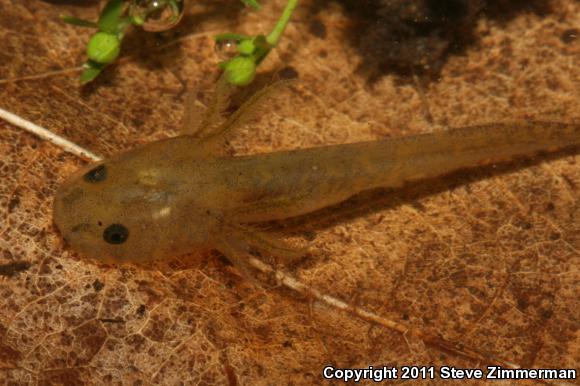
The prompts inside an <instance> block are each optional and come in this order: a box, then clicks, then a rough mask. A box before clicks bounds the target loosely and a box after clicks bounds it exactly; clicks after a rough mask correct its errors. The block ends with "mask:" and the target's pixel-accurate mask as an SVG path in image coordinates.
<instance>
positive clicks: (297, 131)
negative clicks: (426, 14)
mask: <svg viewBox="0 0 580 386" xmlns="http://www.w3.org/2000/svg"><path fill="white" fill-rule="evenodd" d="M66 3H67V2H53V3H48V2H43V1H39V0H31V1H26V2H14V1H9V0H0V48H1V49H0V107H2V108H5V109H8V110H10V111H12V112H14V113H16V114H18V115H20V116H22V117H24V118H26V119H29V120H31V121H33V122H35V123H37V124H39V125H42V126H44V127H47V128H49V129H51V130H53V131H55V132H57V133H60V134H62V135H64V136H66V137H68V138H69V139H71V140H74V141H76V142H78V143H79V144H81V145H83V146H85V147H87V148H89V149H91V150H93V151H95V152H97V153H100V154H105V155H109V154H112V153H115V152H117V151H120V150H123V149H127V148H130V147H132V146H134V145H136V144H139V143H145V142H148V141H152V140H155V139H159V138H164V137H167V136H171V135H174V134H175V133H176V130H177V128H178V126H179V122H180V120H181V117H182V114H183V107H182V104H183V101H184V97H185V91H186V89H187V88H188V87H189V88H191V89H192V90H193V92H196V93H198V94H199V97H200V99H201V101H202V102H204V103H207V101H208V98H209V95H210V92H209V91H210V90H211V87H212V82H213V80H214V79H215V78H216V75H217V73H216V66H215V64H216V62H217V60H218V58H217V56H216V54H215V52H214V48H213V43H212V39H211V36H212V34H213V33H217V32H225V31H236V32H257V31H266V30H267V29H268V28H270V26H271V25H273V23H274V22H275V18H276V16H275V15H277V14H278V13H279V12H280V11H281V8H282V6H283V4H284V2H283V1H267V2H266V1H264V2H263V3H264V8H263V10H262V11H261V12H260V13H251V12H245V11H244V12H242V13H239V14H238V12H239V11H240V6H239V4H238V3H239V2H236V1H233V0H232V1H231V2H226V1H220V2H216V1H207V2H201V3H199V2H196V3H195V4H193V5H192V7H191V10H190V12H191V13H190V15H189V16H187V17H186V18H184V21H183V24H181V25H180V26H179V28H177V29H176V30H173V31H170V32H168V33H166V34H157V35H152V34H148V35H143V34H140V33H138V32H137V31H135V32H133V33H131V34H130V35H129V36H128V37H127V43H128V44H127V46H126V47H125V50H124V55H123V56H122V58H121V60H120V61H119V63H117V64H116V65H114V66H112V67H111V68H109V69H108V70H107V71H106V73H105V74H103V76H102V77H100V78H99V80H98V81H97V82H95V83H94V84H92V85H90V86H88V87H85V88H79V86H78V75H79V74H78V71H77V70H75V68H76V67H78V66H79V65H80V64H81V63H82V61H83V60H84V53H85V44H86V41H87V39H88V37H89V35H90V31H89V30H85V29H80V28H76V27H73V26H68V25H64V24H62V23H61V22H59V20H58V16H59V15H60V14H72V15H74V16H76V17H81V18H88V19H94V18H95V17H96V15H97V12H98V10H97V9H96V7H95V6H94V5H92V6H88V7H87V6H75V5H66ZM69 3H72V2H69ZM192 3H193V2H192ZM312 3H313V2H312V1H304V2H303V3H302V4H301V6H300V8H299V10H298V12H297V14H296V15H295V16H296V17H295V18H294V22H293V23H292V24H291V25H290V27H289V28H288V31H287V34H286V35H285V36H284V38H283V39H282V42H281V44H280V46H279V47H278V48H277V49H276V50H275V51H274V52H273V54H272V55H271V56H270V57H269V58H268V59H267V61H266V62H265V63H264V64H263V68H261V69H260V72H261V73H262V74H267V75H262V76H261V78H258V82H262V83H264V82H266V81H267V80H268V79H269V77H270V75H269V74H270V72H271V71H274V70H276V69H280V68H281V67H282V64H281V63H282V60H284V61H285V62H286V64H285V65H286V66H289V67H290V68H292V70H293V71H294V72H295V73H297V74H298V76H299V79H300V80H301V82H299V83H298V84H296V85H294V86H292V87H290V88H289V89H287V90H285V91H282V92H281V93H280V95H279V96H277V97H275V98H273V100H272V105H271V108H268V107H266V108H265V111H264V113H265V116H264V117H263V118H262V119H261V120H260V121H259V122H258V123H256V124H253V125H250V126H248V127H246V128H245V129H243V130H241V131H240V132H239V133H238V134H237V135H233V137H236V138H235V139H234V141H233V142H232V147H233V149H234V151H235V152H236V153H237V154H243V153H256V152H266V151H272V150H281V149H291V148H296V147H307V146H316V145H321V144H337V143H344V142H353V141H359V140H372V139H378V138H384V137H389V136H395V135H407V134H412V133H418V132H424V131H430V130H440V129H443V128H445V127H448V126H450V127H455V126H462V125H468V124H475V123H483V122H492V121H498V120H504V119H515V118H531V117H535V118H542V119H554V120H560V121H574V120H576V121H577V120H578V119H579V118H580V116H579V115H578V112H579V111H580V108H579V105H578V101H579V100H580V82H579V79H580V76H579V71H580V70H579V66H578V65H577V62H578V57H579V50H578V47H579V46H578V42H577V41H574V40H572V41H570V39H562V36H563V34H567V33H568V32H566V31H570V30H571V29H572V28H573V27H574V26H578V25H580V4H578V2H575V1H573V0H559V1H555V2H554V7H553V10H552V12H551V13H548V14H546V15H536V14H526V13H523V14H519V15H517V16H515V17H513V18H512V19H510V20H509V21H508V22H506V23H499V22H496V21H490V20H487V19H485V18H484V19H481V20H480V22H479V24H478V26H477V28H476V34H477V36H478V38H479V39H478V42H477V44H473V45H472V46H470V47H468V48H467V50H466V54H465V55H462V56H453V55H451V56H449V57H448V58H447V62H446V64H445V65H444V66H443V68H442V70H441V79H440V80H439V81H438V82H435V83H430V84H423V85H420V83H421V82H417V83H416V84H415V83H412V82H411V83H410V84H409V83H408V82H401V81H400V79H399V78H397V77H396V76H394V75H386V76H384V77H381V78H379V79H378V80H376V81H373V83H371V84H369V82H368V79H366V78H365V77H364V75H361V74H360V73H359V72H358V71H357V70H358V65H359V64H360V63H361V62H362V59H361V58H360V57H359V56H358V51H356V50H355V49H354V48H353V47H351V46H349V45H348V43H345V41H344V37H345V34H347V33H348V31H349V29H348V26H349V17H348V15H347V14H345V12H344V11H343V10H342V8H340V7H339V6H337V5H336V4H334V3H330V2H329V3H328V4H327V5H326V8H324V9H323V11H320V13H319V14H318V15H312V14H311V13H310V11H311V6H312ZM91 4H92V2H89V5H91ZM221 11H223V12H221ZM314 17H316V20H317V23H322V24H323V25H324V26H325V33H324V34H322V35H321V34H320V33H318V34H316V35H314V34H312V32H310V31H311V30H312V29H311V28H310V29H309V28H308V26H309V25H310V24H311V21H312V18H314ZM568 35H569V34H568ZM568 35H566V36H568ZM427 107H428V108H427ZM427 112H429V114H427ZM579 161H580V159H579V158H578V156H574V155H568V156H564V155H562V156H560V157H554V158H551V159H547V160H546V162H544V163H520V164H518V165H517V167H512V168H508V169H505V170H502V172H494V171H493V168H488V169H483V170H481V171H477V172H475V173H470V174H469V175H464V176H459V177H455V179H451V180H450V179H447V180H442V181H440V182H436V183H435V185H434V186H419V187H417V188H416V189H415V190H413V189H411V190H410V191H405V192H403V193H401V192H399V193H397V192H395V193H385V194H382V195H378V196H373V195H370V196H365V197H371V198H373V197H374V198H373V200H371V201H372V202H371V203H370V204H365V203H364V202H361V201H366V200H359V201H358V203H357V200H354V201H353V202H349V203H347V204H346V205H344V206H343V207H341V208H339V209H336V210H334V211H333V212H332V213H330V217H331V218H332V221H330V222H328V221H327V222H326V223H324V222H323V225H317V223H316V222H314V224H305V225H301V224H299V225H300V226H299V227H298V228H297V229H298V230H300V232H306V234H307V235H308V238H310V239H314V241H312V243H311V249H312V251H314V253H313V256H312V257H311V258H310V259H309V260H308V261H305V262H303V264H302V265H300V266H299V267H297V270H296V272H295V274H296V276H298V277H299V278H300V279H301V280H303V281H304V282H306V283H308V284H309V285H311V286H312V287H313V288H315V289H317V290H319V291H321V292H323V293H326V294H329V295H333V296H335V297H337V298H340V299H343V300H345V301H347V302H349V303H351V304H353V305H356V306H358V307H362V308H365V309H368V310H371V311H372V312H374V313H375V314H378V315H381V316H383V317H385V318H388V319H391V320H393V321H396V322H398V323H401V324H403V325H405V326H408V327H409V328H414V329H417V330H419V331H423V332H424V333H425V334H429V336H439V337H441V338H444V339H446V340H447V341H448V342H454V343H456V344H458V345H463V346H464V347H466V352H467V351H469V350H468V349H467V348H470V349H471V350H476V351H477V352H480V353H482V354H489V355H492V356H493V357H494V358H500V359H504V360H507V361H510V362H513V363H517V364H519V365H522V366H534V367H544V368H548V367H549V368H558V367H568V368H577V367H578V365H579V363H578V361H579V358H580V354H579V347H580V345H579V344H578V333H577V331H578V328H579V314H578V311H577V310H578V309H579V308H580V304H579V300H578V280H579V276H578V271H579V270H578V267H579V264H580V256H579V251H580V225H579V224H580V220H579V217H580V200H579V198H580V197H579V192H578V189H577V187H578V186H579V185H580V168H579V167H578V162H579ZM81 164H82V161H81V160H79V159H76V158H75V157H73V156H71V155H68V154H66V153H64V152H63V151H62V150H60V149H58V148H56V147H55V146H53V145H51V144H48V143H45V142H43V141H41V140H39V139H37V138H35V137H33V136H31V135H29V134H27V133H24V132H23V131H22V130H20V129H18V128H16V127H13V126H11V125H9V124H7V123H6V122H4V121H0V178H1V181H2V183H1V184H0V203H1V205H0V208H1V209H0V215H1V218H2V222H1V223H0V224H1V232H0V251H1V255H0V266H3V267H7V266H8V267H18V266H21V267H23V266H22V265H19V264H24V263H26V264H29V265H30V266H29V267H27V269H22V270H19V272H18V273H14V274H10V275H3V276H2V277H1V278H0V308H1V309H2V313H1V315H0V379H4V380H6V381H7V382H9V383H10V382H12V383H17V384H24V383H35V384H36V383H39V384H56V383H58V384H67V382H68V383H70V384H75V385H78V384H82V383H94V384H104V383H112V382H114V381H118V382H121V381H122V382H123V383H125V384H132V383H133V382H141V383H145V384H149V383H153V384H177V383H179V382H183V383H186V384H194V383H202V382H203V383H206V384H228V383H229V384H236V383H237V384H265V383H266V382H270V383H273V382H275V383H277V384H290V383H294V384H310V383H318V382H321V379H322V378H321V376H322V368H323V367H324V366H325V365H327V364H329V363H332V364H334V365H335V366H337V367H352V366H354V367H366V366H368V365H375V366H382V365H403V364H417V365H428V364H435V365H441V364H449V365H455V366H463V367H478V366H483V365H485V363H479V362H477V361H470V360H468V359H464V358H461V357H460V356H458V355H456V354H454V353H453V350H451V352H450V350H448V348H447V347H445V345H441V347H437V346H436V345H425V344H424V343H425V342H422V341H421V340H418V339H416V338H413V337H412V336H406V337H404V336H402V335H401V334H399V333H397V332H393V331H391V330H387V329H383V328H382V327H380V326H376V325H373V324H371V323H369V322H367V321H364V320H361V319H360V318H357V317H355V316H353V315H349V314H345V313H341V312H339V311H337V310H334V309H331V308H329V307H327V306H321V305H320V304H318V303H316V302H311V301H309V300H307V299H304V297H297V296H295V295H294V294H293V293H292V292H291V291H288V290H285V289H282V288H271V289H257V288H256V287H254V286H253V285H252V284H250V283H247V282H246V281H245V280H243V279H241V278H240V277H239V276H237V275H236V274H235V270H234V269H233V268H231V267H228V266H227V265H226V264H224V262H223V260H220V259H219V258H216V256H215V255H214V254H210V255H207V254H200V253H194V254H192V255H191V256H188V257H182V258H176V259H174V260H172V261H170V262H161V263H158V264H155V265H151V266H146V267H141V266H124V267H111V266H102V265H97V264H94V263H93V262H91V261H86V260H84V259H83V258H82V257H81V256H78V255H77V254H75V253H74V252H72V251H71V250H69V249H68V248H67V247H66V246H65V245H63V243H62V241H61V239H60V237H59V235H58V233H57V232H56V230H55V229H54V227H53V226H52V219H51V216H52V214H51V199H52V197H53V194H54V192H55V190H56V188H57V186H58V184H59V182H60V181H62V179H63V178H64V177H65V176H67V175H68V174H69V173H71V172H72V171H73V170H75V169H76V168H77V167H78V166H80V165H81ZM357 206H361V207H363V208H362V210H361V211H359V212H360V213H358V212H357V213H358V214H357V215H354V216H351V215H349V213H350V210H351V209H353V207H357ZM365 208H366V209H365ZM354 209H357V208H354ZM343 210H344V212H343ZM327 214H328V213H327ZM299 235H302V233H299ZM301 243H302V244H305V243H306V242H301Z"/></svg>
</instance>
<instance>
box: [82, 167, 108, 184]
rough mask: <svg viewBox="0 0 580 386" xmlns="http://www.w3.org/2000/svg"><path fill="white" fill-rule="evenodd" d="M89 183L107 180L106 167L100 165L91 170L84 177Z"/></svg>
mask: <svg viewBox="0 0 580 386" xmlns="http://www.w3.org/2000/svg"><path fill="white" fill-rule="evenodd" d="M83 178H84V179H85V181H87V182H100V181H103V180H104V179H105V178H107V168H106V167H105V165H99V166H97V167H96V168H94V169H92V170H90V171H89V172H87V173H86V174H85V176H84V177H83Z"/></svg>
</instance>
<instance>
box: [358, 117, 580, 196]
mask: <svg viewBox="0 0 580 386" xmlns="http://www.w3.org/2000/svg"><path fill="white" fill-rule="evenodd" d="M578 145H580V124H575V123H573V124H569V123H559V122H541V121H527V122H514V123H499V124H497V123H496V124H490V125H480V126H470V127H463V128H458V129H451V130H446V131H439V132H435V133H431V134H424V135H417V136H412V137H404V138H400V139H395V140H391V141H381V142H378V143H376V144H375V145H370V144H369V149H368V152H367V155H366V156H365V157H364V158H366V159H367V160H368V162H369V164H374V166H375V167H376V168H377V169H382V170H376V172H378V173H379V174H380V177H379V176H377V175H375V177H379V178H378V179H379V180H380V181H377V184H376V185H375V186H386V187H389V186H400V185H401V184H403V183H405V182H408V181H413V180H418V179H421V178H431V177H437V176H440V175H444V174H447V173H450V172H453V171H455V170H459V169H463V168H470V167H475V166H479V165H485V164H489V163H496V162H503V161H509V160H511V159H513V158H515V157H519V156H533V155H534V154H536V153H538V152H552V151H556V150H560V149H563V148H567V147H571V146H578ZM365 163H366V162H365Z"/></svg>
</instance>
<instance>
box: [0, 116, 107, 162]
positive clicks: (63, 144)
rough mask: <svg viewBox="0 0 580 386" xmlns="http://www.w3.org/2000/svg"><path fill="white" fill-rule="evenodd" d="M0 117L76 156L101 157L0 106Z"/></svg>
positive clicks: (88, 158) (89, 158)
mask: <svg viewBox="0 0 580 386" xmlns="http://www.w3.org/2000/svg"><path fill="white" fill-rule="evenodd" d="M0 118H2V119H4V120H5V121H7V122H9V123H11V124H13V125H14V126H17V127H20V128H21V129H23V130H25V131H28V132H29V133H32V134H34V135H36V136H38V137H40V138H42V139H45V140H47V141H48V142H50V143H53V144H55V145H56V146H58V147H60V148H61V149H63V150H65V151H67V152H69V153H71V154H74V155H76V156H77V157H80V158H83V159H87V160H90V161H100V160H101V159H102V158H101V157H100V156H98V155H97V154H95V153H93V152H91V151H89V150H87V149H85V148H83V147H81V146H79V145H77V144H76V143H74V142H71V141H69V140H68V139H66V138H64V137H61V136H60V135H58V134H55V133H53V132H52V131H50V130H48V129H45V128H44V127H41V126H38V125H36V124H34V123H32V122H30V121H27V120H26V119H24V118H22V117H19V116H18V115H16V114H13V113H11V112H9V111H6V110H4V109H2V108H0Z"/></svg>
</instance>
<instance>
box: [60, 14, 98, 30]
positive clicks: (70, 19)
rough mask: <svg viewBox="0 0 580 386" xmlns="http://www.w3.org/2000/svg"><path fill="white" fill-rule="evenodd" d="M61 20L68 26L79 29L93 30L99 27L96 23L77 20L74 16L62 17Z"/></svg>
mask: <svg viewBox="0 0 580 386" xmlns="http://www.w3.org/2000/svg"><path fill="white" fill-rule="evenodd" d="M60 19H61V20H62V21H64V22H65V23H67V24H71V25H76V26H77V27H91V28H97V27H98V25H97V23H95V22H94V21H89V20H83V19H79V18H76V17H74V16H66V15H62V16H61V17H60Z"/></svg>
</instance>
